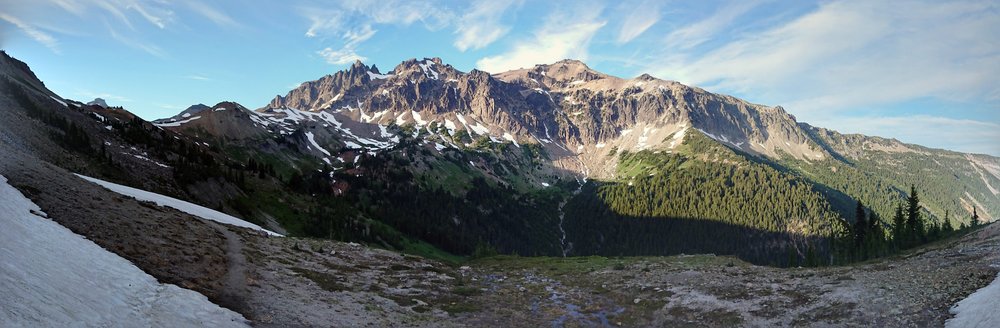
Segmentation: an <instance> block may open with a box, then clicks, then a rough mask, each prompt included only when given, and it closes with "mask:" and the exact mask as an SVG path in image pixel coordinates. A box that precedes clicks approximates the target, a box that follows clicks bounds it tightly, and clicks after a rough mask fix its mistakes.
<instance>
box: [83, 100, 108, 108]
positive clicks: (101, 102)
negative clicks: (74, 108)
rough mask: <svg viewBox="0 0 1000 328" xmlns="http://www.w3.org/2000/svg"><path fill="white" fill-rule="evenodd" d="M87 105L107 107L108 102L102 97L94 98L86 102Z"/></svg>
mask: <svg viewBox="0 0 1000 328" xmlns="http://www.w3.org/2000/svg"><path fill="white" fill-rule="evenodd" d="M87 106H100V107H104V108H108V103H107V102H106V101H104V99H102V98H94V100H91V101H90V102H88V103H87Z"/></svg>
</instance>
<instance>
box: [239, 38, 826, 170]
mask: <svg viewBox="0 0 1000 328" xmlns="http://www.w3.org/2000/svg"><path fill="white" fill-rule="evenodd" d="M282 108H291V109H298V110H301V111H311V112H317V111H330V112H336V113H339V114H340V115H343V116H346V117H347V118H349V119H351V120H355V121H358V122H364V123H377V124H381V125H389V124H397V125H407V124H413V125H415V126H417V127H424V128H428V131H430V130H431V127H434V128H439V127H441V126H444V127H446V128H447V130H448V131H449V133H450V132H455V131H457V130H465V131H467V132H469V135H470V136H472V137H473V138H478V137H489V138H490V139H492V140H504V139H507V140H513V141H517V142H529V143H540V144H542V145H544V146H545V147H546V148H548V150H549V152H550V153H556V154H557V156H555V157H556V158H557V159H556V161H557V162H558V161H559V158H564V159H567V160H568V161H569V162H573V164H572V165H570V164H569V163H564V164H566V165H564V166H566V167H567V168H570V169H572V170H574V171H577V172H581V173H582V172H586V171H588V169H587V168H586V166H587V164H586V163H585V162H588V161H589V160H587V159H586V157H588V156H591V157H593V161H597V159H598V158H602V157H603V156H604V155H606V154H607V152H609V151H610V150H611V149H623V150H641V149H647V148H672V147H673V145H668V144H671V138H670V137H671V136H672V135H674V134H675V133H681V131H685V130H686V129H688V128H695V129H699V130H701V131H702V132H704V133H705V134H707V135H709V136H710V137H712V138H714V139H716V140H718V141H720V142H722V143H724V144H726V145H727V146H730V147H733V148H738V149H740V150H742V151H745V152H749V153H754V154H760V155H764V156H771V157H778V156H784V155H790V156H792V157H795V158H798V159H805V160H813V159H823V158H826V157H827V156H829V154H828V153H827V152H825V151H824V150H823V148H822V147H820V146H819V145H817V144H816V143H815V142H813V141H812V140H811V139H810V138H809V136H808V135H807V134H806V133H805V132H804V131H803V130H802V129H801V128H800V127H799V126H798V124H797V123H796V122H795V118H794V117H792V116H791V115H789V114H788V113H786V112H785V111H784V110H783V109H782V108H781V107H768V106H763V105H757V104H751V103H748V102H745V101H742V100H740V99H737V98H734V97H730V96H724V95H717V94H713V93H710V92H706V91H705V90H702V89H699V88H694V87H689V86H686V85H683V84H680V83H677V82H673V81H664V80H660V79H656V78H654V77H652V76H650V75H648V74H643V75H640V76H638V77H636V78H634V79H622V78H618V77H614V76H610V75H607V74H603V73H600V72H597V71H594V70H592V69H591V68H589V67H588V66H587V65H586V64H584V63H582V62H580V61H576V60H562V61H559V62H556V63H553V64H550V65H537V66H535V67H534V68H530V69H520V70H514V71H509V72H504V73H500V74H494V75H491V74H489V73H486V72H482V71H478V70H473V71H471V72H468V73H464V72H460V71H458V70H456V69H455V68H454V67H452V66H450V65H446V64H443V63H442V62H441V60H440V59H439V58H425V59H423V60H416V59H410V60H407V61H404V62H402V63H400V64H399V65H398V66H396V67H395V68H394V69H393V70H392V71H391V72H389V73H387V74H381V72H379V71H378V69H377V68H374V67H369V66H366V65H364V64H362V63H361V62H356V63H354V65H352V66H351V67H350V68H348V69H347V70H344V71H341V72H337V73H335V74H332V75H327V76H324V77H322V78H320V79H319V80H316V81H310V82H305V83H303V84H302V85H301V86H299V87H298V88H296V89H294V90H292V91H290V92H289V93H288V94H287V95H285V96H284V97H282V96H278V97H275V98H274V100H272V101H271V103H269V104H268V105H267V106H265V107H264V108H261V109H260V110H259V111H262V112H267V111H273V110H275V109H282ZM677 142H678V141H677V140H673V143H677ZM580 154H586V155H587V156H583V157H584V158H583V159H584V161H582V162H581V161H580V158H579V157H580V156H578V155H580ZM562 155H565V156H562ZM594 164H597V163H594ZM604 171H607V170H604ZM594 174H597V175H602V174H603V173H601V170H597V171H595V172H594Z"/></svg>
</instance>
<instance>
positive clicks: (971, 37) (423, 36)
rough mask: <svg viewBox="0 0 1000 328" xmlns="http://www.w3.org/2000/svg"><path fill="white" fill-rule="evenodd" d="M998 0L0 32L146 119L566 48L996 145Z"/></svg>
mask: <svg viewBox="0 0 1000 328" xmlns="http://www.w3.org/2000/svg"><path fill="white" fill-rule="evenodd" d="M998 31H1000V3H998V2H996V1H982V0H955V1H934V0H930V1H924V0H894V1H879V0H859V1H854V0H834V1H815V2H812V1H756V0H737V1H680V0H675V1H670V0H665V1H657V0H635V1H630V0H626V1H587V0H579V1H559V0H555V1H528V0H472V1H425V0H379V1H364V0H343V1H317V0H285V1H264V0H260V1H235V0H219V1H200V0H145V1H143V0H30V1H24V0H0V48H2V49H4V50H5V51H7V52H8V54H10V55H12V56H14V57H16V58H18V59H21V60H23V61H25V62H27V63H28V64H29V65H30V66H31V67H32V69H33V70H34V71H35V73H36V74H37V75H38V76H39V77H40V78H41V79H42V80H43V81H44V82H45V83H46V85H47V86H48V87H49V88H50V89H52V90H53V91H55V92H56V93H58V94H60V95H61V96H63V97H65V98H70V99H75V100H83V101H89V100H91V99H93V98H96V97H101V98H104V99H106V100H107V101H108V103H109V104H111V105H120V106H124V107H125V108H127V109H129V110H130V111H132V112H134V113H136V114H138V115H140V116H141V117H143V118H146V119H156V118H162V117H169V116H172V115H174V114H175V113H177V112H179V111H181V110H183V109H184V108H186V107H187V106H190V105H192V104H196V103H204V104H208V105H212V104H215V103H218V102H220V101H226V100H230V101H237V102H239V103H241V104H243V105H245V106H247V107H249V108H259V107H261V106H264V105H265V104H267V103H268V102H269V101H270V100H271V99H272V98H274V96H276V95H279V94H280V95H284V94H285V93H287V92H288V91H289V90H290V89H292V88H294V87H296V86H298V84H299V83H301V82H304V81H309V80H315V79H317V78H319V77H322V76H323V75H326V74H331V73H333V72H336V71H339V70H342V69H345V68H347V67H349V66H350V65H351V64H352V63H353V62H354V61H355V60H361V61H363V62H364V63H366V64H375V65H377V66H378V67H379V69H380V70H381V71H382V72H383V73H385V72H387V71H389V70H391V69H392V68H393V67H395V66H396V65H397V64H399V63H400V62H402V61H404V60H406V59H409V58H424V57H440V58H442V60H444V62H445V63H448V64H451V65H453V66H455V67H456V68H458V69H459V70H462V71H470V70H472V69H480V70H484V71H488V72H492V73H497V72H502V71H506V70H510V69H516V68H521V67H532V66H534V65H535V64H546V63H552V62H555V61H558V60H561V59H565V58H571V59H578V60H582V61H584V62H586V63H587V64H588V65H589V66H590V67H591V68H594V69H596V70H598V71H601V72H604V73H608V74H611V75H616V76H620V77H625V78H631V77H635V76H638V75H640V74H642V73H649V74H651V75H653V76H655V77H658V78H662V79H667V80H675V81H679V82H681V83H685V84H688V85H693V86H697V87H701V88H704V89H706V90H709V91H712V92H716V93H723V94H729V95H733V96H737V97H740V98H743V99H745V100H748V101H751V102H754V103H759V104H764V105H770V106H782V107H783V108H784V109H785V110H786V111H788V112H789V113H791V114H793V115H795V117H796V118H797V119H798V120H799V121H800V122H807V123H810V124H812V125H814V126H820V127H826V128H831V129H834V130H838V131H840V132H844V133H864V134H867V135H875V136H883V137H890V138H897V139H899V140H902V141H904V142H910V143H917V144H921V145H925V146H929V147H935V148H945V149H952V150H958V151H965V152H975V153H986V154H992V155H996V156H1000V82H998V81H1000V79H998V77H1000V38H998V37H997V36H996V33H997V32H998Z"/></svg>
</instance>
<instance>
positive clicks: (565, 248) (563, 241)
mask: <svg viewBox="0 0 1000 328" xmlns="http://www.w3.org/2000/svg"><path fill="white" fill-rule="evenodd" d="M586 181H587V180H584V181H583V182H580V181H579V180H577V183H579V184H580V186H579V187H576V190H574V191H573V194H572V195H570V196H569V197H566V199H564V200H563V201H562V202H561V203H559V233H560V234H561V236H560V237H559V247H560V249H561V250H562V256H563V257H566V255H567V254H569V252H570V251H572V250H573V243H572V242H570V243H567V242H566V229H565V228H563V221H564V218H565V217H566V212H563V207H564V206H566V203H569V200H570V199H573V197H576V195H577V194H579V193H580V190H583V185H584V183H586ZM567 244H568V245H567Z"/></svg>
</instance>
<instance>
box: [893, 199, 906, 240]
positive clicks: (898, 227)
mask: <svg viewBox="0 0 1000 328" xmlns="http://www.w3.org/2000/svg"><path fill="white" fill-rule="evenodd" d="M907 231H909V229H908V228H907V227H906V218H905V217H903V205H900V204H896V213H895V214H894V215H893V216H892V242H893V244H895V245H896V249H902V248H904V247H906V246H905V245H906V235H907Z"/></svg>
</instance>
